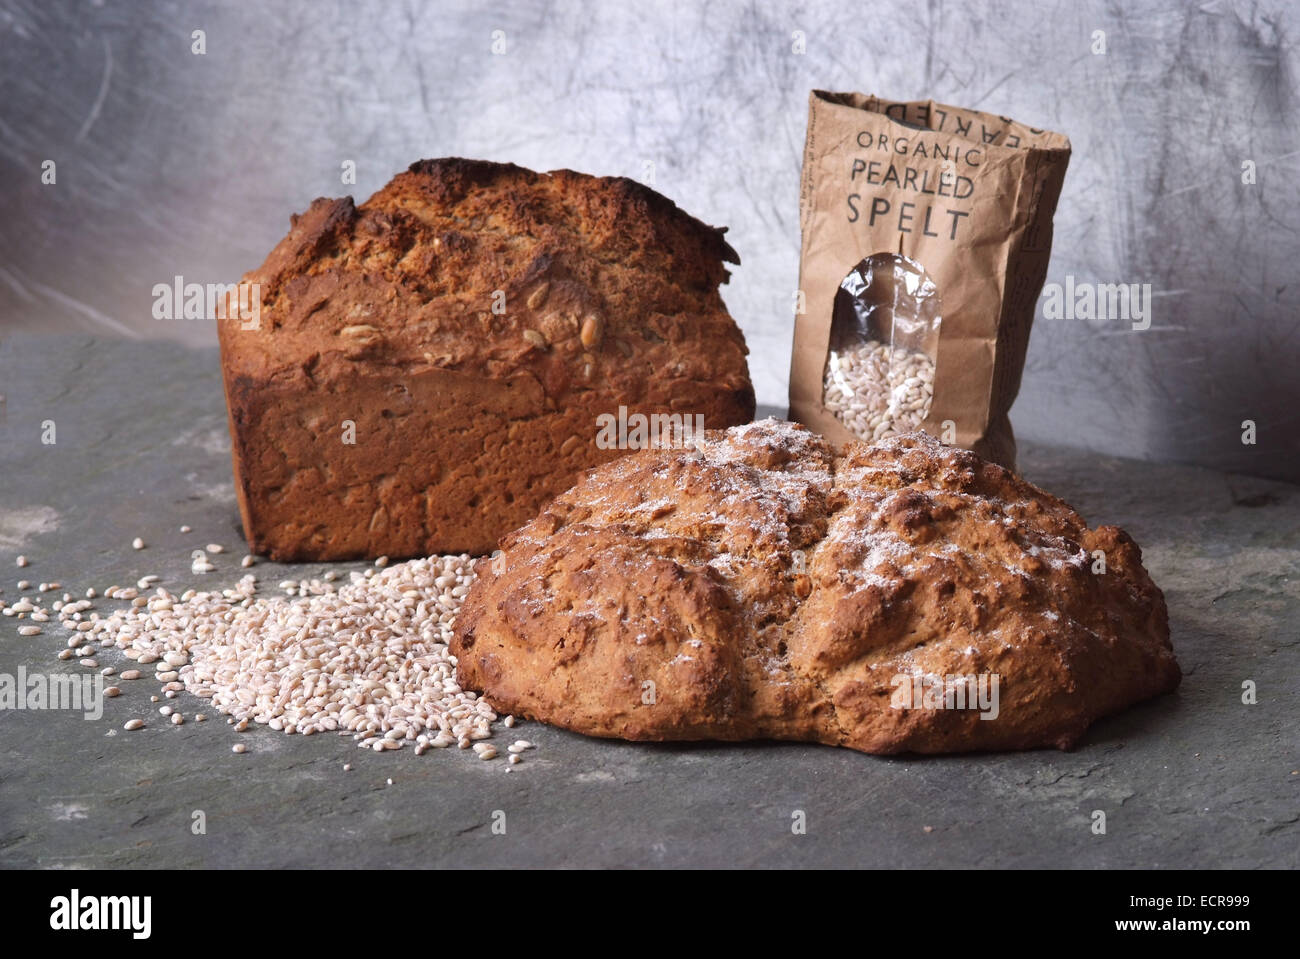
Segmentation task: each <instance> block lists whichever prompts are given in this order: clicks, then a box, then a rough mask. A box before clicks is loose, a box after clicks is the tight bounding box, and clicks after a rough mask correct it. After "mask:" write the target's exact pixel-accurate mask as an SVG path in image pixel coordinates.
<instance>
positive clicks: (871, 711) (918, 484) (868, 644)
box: [452, 420, 1180, 753]
mask: <svg viewBox="0 0 1300 959" xmlns="http://www.w3.org/2000/svg"><path fill="white" fill-rule="evenodd" d="M501 546H502V550H501V551H500V552H499V553H498V554H497V555H496V556H495V557H492V558H485V559H483V560H481V561H480V562H479V566H478V579H477V581H476V582H475V584H474V586H473V587H472V588H471V590H470V592H469V595H468V596H467V597H466V599H465V603H464V606H463V607H462V609H461V611H460V613H459V616H458V619H457V622H456V631H455V638H454V640H453V643H452V652H453V653H454V654H455V655H456V656H457V657H458V658H459V665H458V672H459V676H460V681H461V683H462V684H463V685H464V686H465V687H467V688H471V689H478V690H482V691H483V693H484V694H485V695H486V696H487V697H488V699H489V701H490V702H491V703H492V704H493V705H494V707H495V708H496V709H497V710H499V711H501V712H509V713H514V714H516V715H521V716H526V717H530V718H534V719H538V720H541V721H543V722H547V723H552V724H555V725H558V726H562V727H564V728H566V729H571V730H575V731H577V732H581V733H587V734H590V735H594V736H608V737H619V738H624V739H632V740H699V739H721V740H742V739H755V738H771V739H790V740H810V741H815V742H821V743H828V744H831V745H837V746H848V747H850V748H852V749H859V750H863V751H865V752H871V753H898V752H917V753H940V752H956V751H965V750H986V749H1028V748H1034V747H1041V746H1055V747H1059V748H1069V747H1070V746H1072V745H1073V744H1074V743H1075V742H1076V741H1077V740H1078V739H1079V737H1080V736H1081V735H1082V734H1083V732H1084V730H1085V729H1087V727H1088V725H1089V724H1090V723H1092V722H1093V720H1095V719H1097V718H1098V717H1101V716H1105V715H1107V714H1110V713H1114V712H1116V711H1117V710H1120V709H1123V708H1124V707H1125V706H1128V705H1130V704H1132V703H1135V702H1138V701H1139V700H1143V699H1146V698H1148V697H1151V696H1155V695H1157V694H1160V693H1165V692H1169V691H1170V690H1172V689H1174V688H1175V687H1176V686H1177V685H1178V682H1179V678H1180V673H1179V669H1178V664H1177V662H1176V661H1175V659H1174V655H1173V650H1172V647H1171V645H1170V642H1169V626H1168V615H1167V612H1166V609H1165V602H1164V597H1163V595H1162V594H1161V592H1160V590H1159V589H1158V588H1157V587H1156V586H1155V584H1154V583H1152V581H1151V579H1150V577H1149V576H1148V575H1147V572H1146V570H1145V569H1144V568H1143V567H1142V562H1141V551H1140V550H1139V549H1138V546H1137V544H1136V543H1135V542H1134V541H1133V540H1132V539H1131V538H1130V537H1129V536H1128V534H1126V533H1125V532H1124V531H1123V530H1121V529H1118V528H1116V527H1113V526H1101V527H1098V528H1097V529H1089V528H1088V527H1087V525H1086V524H1085V523H1084V521H1083V519H1082V518H1081V517H1080V516H1079V515H1078V514H1077V513H1076V512H1075V511H1074V510H1072V509H1071V508H1070V507H1069V506H1067V505H1066V504H1065V503H1063V502H1061V501H1060V500H1058V499H1056V498H1055V497H1053V496H1050V495H1048V494H1047V493H1044V492H1043V491H1042V490H1039V489H1037V488H1036V487H1034V486H1033V485H1031V484H1029V483H1027V482H1025V481H1024V480H1023V479H1021V478H1019V477H1018V476H1016V475H1014V474H1012V473H1010V472H1008V471H1007V470H1005V469H1003V468H1002V467H1000V466H996V465H993V464H991V463H987V462H985V461H983V460H981V459H980V458H979V457H977V456H976V455H975V454H973V453H969V452H966V451H963V450H959V449H952V448H949V447H947V446H944V445H942V444H940V443H939V442H937V441H936V440H934V439H932V438H930V437H929V436H927V435H926V434H924V433H910V434H906V435H903V436H900V437H897V438H894V439H890V440H888V441H886V442H883V443H880V444H878V445H874V446H868V445H865V444H851V445H848V446H846V447H844V448H843V449H838V448H836V447H834V446H833V445H832V444H830V443H828V442H827V441H826V440H824V439H822V438H821V437H819V436H817V435H815V434H813V433H811V432H809V431H808V430H806V429H804V428H803V427H800V426H797V425H795V424H791V423H784V422H779V421H776V420H765V421H762V422H758V423H753V424H750V425H748V426H740V427H735V428H732V429H729V430H726V431H717V432H712V431H711V432H709V433H708V434H706V438H705V439H704V440H703V441H702V442H700V443H698V444H697V445H696V446H695V447H693V448H689V449H666V450H665V449H652V450H645V451H642V452H638V453H635V454H631V455H629V456H627V457H624V458H622V459H619V460H617V461H614V462H612V463H609V464H606V465H603V466H601V467H598V468H596V469H594V470H592V471H591V472H590V473H589V474H588V475H587V477H586V478H585V479H584V480H582V481H581V482H579V483H578V485H577V486H575V487H574V488H573V489H571V490H569V491H568V492H566V493H563V494H562V495H560V496H558V497H557V498H556V499H554V500H553V501H552V502H551V503H550V504H549V505H548V506H547V507H546V508H545V509H544V510H543V511H542V513H541V514H540V515H539V516H538V517H537V518H535V519H534V520H533V521H532V522H530V523H528V524H527V525H526V526H524V527H523V528H521V529H519V530H517V531H516V532H514V533H512V534H510V535H509V536H507V537H506V538H505V539H504V540H503V541H502V543H501Z"/></svg>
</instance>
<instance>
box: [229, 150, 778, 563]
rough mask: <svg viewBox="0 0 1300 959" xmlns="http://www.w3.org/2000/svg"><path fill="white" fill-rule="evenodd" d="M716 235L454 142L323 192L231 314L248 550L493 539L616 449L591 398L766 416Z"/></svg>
mask: <svg viewBox="0 0 1300 959" xmlns="http://www.w3.org/2000/svg"><path fill="white" fill-rule="evenodd" d="M722 234H723V231H722V230H719V229H715V228H713V227H709V226H705V225H704V224H703V223H700V222H699V221H698V220H695V219H693V218H692V217H690V216H688V215H687V214H685V213H683V212H682V211H681V210H679V209H678V208H677V207H676V206H674V205H673V204H672V202H671V201H669V200H668V199H666V198H665V197H662V196H660V195H659V194H657V193H655V192H654V191H653V190H649V189H647V188H646V187H643V186H641V185H640V184H637V183H634V182H632V181H630V180H625V179H614V178H598V177H590V176H585V175H583V174H579V173H573V172H571V171H568V170H559V171H555V172H554V173H549V174H545V173H534V172H532V171H529V170H525V169H522V168H520V167H517V166H512V165H509V164H499V163H488V162H483V161H472V160H460V159H443V160H423V161H420V162H419V163H416V164H413V165H412V166H411V168H410V170H409V171H407V172H405V173H402V174H400V175H399V176H397V177H396V178H394V180H393V181H392V182H391V183H389V184H388V185H387V186H386V187H384V188H383V189H382V190H380V191H379V192H378V193H376V194H375V195H374V196H373V197H371V198H370V199H369V200H367V201H366V202H365V203H364V204H362V205H361V206H359V207H358V206H355V205H354V204H353V202H352V200H351V199H350V198H343V199H336V200H329V199H318V200H316V201H315V202H313V203H312V205H311V207H310V208H309V209H308V210H307V211H306V212H305V213H303V214H301V215H299V216H295V217H293V219H292V226H291V229H290V232H289V234H288V236H286V237H285V238H284V240H282V241H281V242H280V243H279V245H277V246H276V248H275V249H274V250H273V251H272V252H271V254H270V255H269V256H268V257H267V260H266V262H265V263H264V264H263V265H262V266H261V267H260V268H259V269H257V270H254V271H253V272H251V273H249V274H248V275H247V276H245V277H244V281H245V282H248V283H257V284H258V285H259V287H260V294H261V306H262V309H261V317H260V325H259V327H258V328H257V329H252V330H246V329H241V323H240V322H239V320H238V319H233V318H232V319H231V320H227V321H222V322H221V323H220V324H219V334H220V341H221V347H222V366H223V371H224V375H225V384H226V395H227V403H228V408H229V413H230V423H231V435H232V437H233V439H234V459H235V474H236V488H237V492H238V496H239V501H240V508H241V512H242V514H243V517H244V526H245V531H246V533H247V535H248V538H249V541H250V543H251V544H252V546H253V548H254V549H255V550H257V551H259V552H269V553H270V554H271V556H273V557H274V558H276V559H282V560H289V559H298V560H303V559H341V558H351V557H360V556H374V555H377V554H380V553H388V554H390V555H393V556H399V555H401V556H410V555H425V554H429V553H448V552H461V551H468V552H472V553H482V552H487V551H488V550H490V549H491V548H492V547H493V545H495V542H496V540H497V538H498V537H499V536H500V535H501V534H502V533H504V532H506V531H507V530H509V529H513V528H514V527H516V526H518V525H520V524H521V523H523V522H524V521H526V520H527V519H528V518H529V517H531V516H533V515H534V514H535V513H536V511H537V508H538V507H539V506H540V505H541V504H542V503H544V502H545V501H546V500H547V499H549V498H550V496H552V495H554V494H555V493H557V492H559V491H560V490H563V489H565V488H566V487H568V486H569V485H570V484H571V483H572V482H573V481H574V479H575V478H576V476H577V475H578V474H579V473H580V472H581V471H582V470H583V469H585V468H587V467H590V466H593V465H595V464H597V463H600V462H604V461H606V460H608V459H610V458H612V457H613V456H615V455H617V451H606V450H599V449H597V448H596V447H595V445H594V438H595V436H596V427H595V418H596V417H597V416H598V415H600V414H602V413H615V412H616V411H617V409H618V407H619V406H620V405H625V406H628V407H631V408H633V409H635V410H638V411H641V412H645V413H653V412H674V413H683V414H684V413H700V414H703V415H704V417H705V423H706V425H708V426H710V427H722V426H728V425H731V424H735V423H743V422H746V421H748V420H749V419H752V418H753V411H754V394H753V388H752V386H751V384H750V380H749V373H748V367H747V365H746V362H745V355H746V352H747V351H746V349H745V343H744V337H743V336H742V335H741V333H740V330H739V329H738V327H737V326H736V324H735V322H734V321H733V320H732V319H731V317H730V316H729V315H728V314H727V311H726V307H725V305H724V304H723V302H722V298H721V296H720V295H719V293H718V285H719V284H720V283H723V282H725V281H726V278H727V275H728V274H727V270H726V268H725V266H724V261H731V262H736V255H735V252H734V251H733V250H732V249H731V247H729V246H728V245H727V244H726V242H725V241H724V240H723V238H722ZM494 303H496V304H499V305H500V306H499V308H498V310H497V311H496V312H494V310H493V306H494ZM500 307H504V312H501V310H500ZM344 420H350V421H352V422H354V423H355V424H356V437H357V442H356V445H355V446H346V445H344V444H343V442H342V440H341V435H342V428H343V427H342V423H343V421H344ZM575 436H576V437H577V438H578V440H577V441H576V442H574V441H573V440H572V439H571V438H572V437H575Z"/></svg>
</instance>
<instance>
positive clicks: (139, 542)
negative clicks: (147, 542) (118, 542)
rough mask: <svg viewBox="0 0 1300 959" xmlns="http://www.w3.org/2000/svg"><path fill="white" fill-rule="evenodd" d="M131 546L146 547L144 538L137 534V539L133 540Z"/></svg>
mask: <svg viewBox="0 0 1300 959" xmlns="http://www.w3.org/2000/svg"><path fill="white" fill-rule="evenodd" d="M131 548H132V549H144V540H142V539H141V538H140V537H139V536H137V537H136V538H135V539H133V540H131Z"/></svg>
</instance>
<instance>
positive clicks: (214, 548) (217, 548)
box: [204, 543, 226, 553]
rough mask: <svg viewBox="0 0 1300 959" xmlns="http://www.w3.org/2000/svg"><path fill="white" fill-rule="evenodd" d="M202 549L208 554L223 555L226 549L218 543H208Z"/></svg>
mask: <svg viewBox="0 0 1300 959" xmlns="http://www.w3.org/2000/svg"><path fill="white" fill-rule="evenodd" d="M204 549H206V550H207V551H208V552H209V553H224V552H225V551H226V547H224V546H222V545H221V544H220V543H209V544H208V545H207V546H205V547H204Z"/></svg>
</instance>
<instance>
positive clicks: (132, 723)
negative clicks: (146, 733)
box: [122, 719, 144, 730]
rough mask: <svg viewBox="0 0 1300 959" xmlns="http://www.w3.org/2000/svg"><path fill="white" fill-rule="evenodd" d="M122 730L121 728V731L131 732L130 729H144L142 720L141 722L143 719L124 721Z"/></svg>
mask: <svg viewBox="0 0 1300 959" xmlns="http://www.w3.org/2000/svg"><path fill="white" fill-rule="evenodd" d="M122 728H123V729H126V730H131V729H143V728H144V720H143V719H128V720H127V721H126V724H125V725H124V726H123V727H122Z"/></svg>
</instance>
